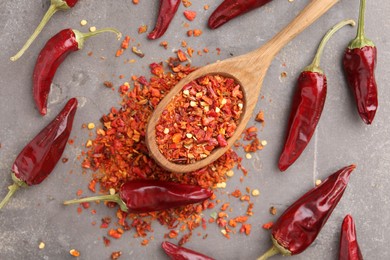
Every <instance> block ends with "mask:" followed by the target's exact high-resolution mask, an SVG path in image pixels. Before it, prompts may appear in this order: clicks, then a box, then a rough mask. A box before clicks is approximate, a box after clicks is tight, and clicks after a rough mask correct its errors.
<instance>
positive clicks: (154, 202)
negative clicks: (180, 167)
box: [64, 180, 213, 213]
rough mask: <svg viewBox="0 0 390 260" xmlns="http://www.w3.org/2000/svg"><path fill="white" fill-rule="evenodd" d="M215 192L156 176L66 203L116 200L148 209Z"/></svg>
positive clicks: (125, 206)
mask: <svg viewBox="0 0 390 260" xmlns="http://www.w3.org/2000/svg"><path fill="white" fill-rule="evenodd" d="M212 194H213V193H212V192H211V191H210V190H208V189H203V188H201V187H199V186H194V185H187V184H179V183H174V182H162V181H155V180H136V181H129V182H126V183H125V184H123V185H122V187H121V188H120V189H119V192H118V193H116V194H114V195H103V196H96V197H90V198H83V199H78V200H68V201H65V202H64V204H65V205H69V204H75V203H82V202H91V201H97V200H101V201H113V202H116V203H117V204H118V205H119V206H120V208H121V210H122V211H124V212H132V213H145V212H152V211H160V210H165V209H169V208H177V207H180V206H185V205H188V204H193V203H198V202H201V201H204V200H205V199H208V198H209V197H210V196H211V195H212Z"/></svg>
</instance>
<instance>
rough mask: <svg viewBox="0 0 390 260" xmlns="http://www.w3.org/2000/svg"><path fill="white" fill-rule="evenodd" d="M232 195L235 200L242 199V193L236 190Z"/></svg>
mask: <svg viewBox="0 0 390 260" xmlns="http://www.w3.org/2000/svg"><path fill="white" fill-rule="evenodd" d="M230 195H232V196H233V197H235V198H239V197H241V191H240V190H235V191H233V192H232V193H230Z"/></svg>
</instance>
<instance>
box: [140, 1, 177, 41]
mask: <svg viewBox="0 0 390 260" xmlns="http://www.w3.org/2000/svg"><path fill="white" fill-rule="evenodd" d="M180 2H181V1H180V0H160V10H159V13H158V17H157V22H156V26H155V27H154V29H153V31H152V32H151V33H149V35H148V38H149V39H150V40H155V39H158V38H160V37H161V36H163V35H164V33H165V32H166V31H167V29H168V27H169V24H170V23H171V21H172V19H173V17H174V16H175V14H176V12H177V9H178V8H179V5H180Z"/></svg>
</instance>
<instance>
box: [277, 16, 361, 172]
mask: <svg viewBox="0 0 390 260" xmlns="http://www.w3.org/2000/svg"><path fill="white" fill-rule="evenodd" d="M348 24H349V25H355V22H354V21H353V20H344V21H342V22H340V23H338V24H337V25H335V26H334V27H332V28H331V29H330V30H329V31H328V32H327V33H326V35H325V36H324V38H323V39H322V41H321V43H320V45H319V47H318V50H317V54H316V56H315V57H314V60H313V62H312V63H311V64H310V65H309V66H307V67H306V68H305V69H304V70H303V72H302V73H301V74H300V75H299V78H298V82H297V88H296V91H295V95H294V99H293V102H292V108H291V113H290V119H289V123H288V132H287V136H286V141H285V143H284V146H283V150H282V153H281V155H280V157H279V164H278V167H279V169H280V170H281V171H285V170H287V169H288V167H290V166H291V165H292V164H293V163H294V162H295V161H296V160H297V159H298V158H299V156H300V155H301V154H302V152H303V151H304V150H305V148H306V146H307V145H308V144H309V142H310V140H311V138H312V136H313V134H314V132H315V130H316V128H317V124H318V122H319V120H320V117H321V114H322V110H323V109H324V105H325V100H326V93H327V80H326V76H325V74H324V73H323V71H322V69H321V68H320V60H321V55H322V53H323V51H324V48H325V45H326V43H327V42H328V41H329V39H330V38H331V37H332V36H333V34H334V33H336V32H337V31H338V30H339V29H341V28H342V27H344V26H345V25H348Z"/></svg>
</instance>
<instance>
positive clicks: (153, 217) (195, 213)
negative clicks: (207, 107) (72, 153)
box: [79, 58, 253, 246]
mask: <svg viewBox="0 0 390 260" xmlns="http://www.w3.org/2000/svg"><path fill="white" fill-rule="evenodd" d="M168 65H169V68H170V71H169V72H165V71H164V68H163V64H162V63H159V64H158V63H153V64H151V65H150V69H151V73H152V75H153V76H152V77H151V79H150V80H149V81H148V80H147V79H146V78H145V77H143V76H141V77H138V78H135V77H134V78H133V80H134V82H133V85H134V86H133V88H131V89H130V85H129V84H124V85H122V86H120V87H119V92H120V93H121V96H122V98H123V100H122V103H121V107H120V108H119V109H116V108H114V107H113V108H111V111H110V113H109V114H107V115H104V116H103V117H102V118H101V122H102V125H103V127H102V128H99V129H97V130H96V133H97V135H96V137H95V139H94V140H89V141H88V145H87V146H88V147H89V150H88V151H87V152H85V153H83V155H84V156H85V159H84V160H83V163H82V167H83V168H85V169H91V170H93V171H94V173H93V179H92V180H91V182H90V183H89V189H90V190H91V191H93V192H96V184H99V186H100V192H101V193H107V192H113V190H115V191H118V190H119V188H120V187H121V185H122V184H123V183H125V182H126V181H131V180H135V179H155V180H161V181H174V182H178V183H183V184H192V185H199V186H202V187H204V188H217V187H221V186H223V184H225V186H226V180H227V176H229V177H231V174H229V173H232V169H233V168H234V166H237V168H238V169H241V170H242V171H243V172H244V174H245V175H246V173H247V171H246V169H245V168H244V167H242V165H241V160H242V158H240V157H239V156H238V155H237V154H236V153H235V152H234V151H233V150H228V151H227V152H226V153H225V154H224V155H223V156H221V157H220V158H219V159H218V160H217V161H215V162H214V163H212V164H210V165H209V166H207V167H205V168H203V169H200V170H198V171H195V172H191V173H187V174H178V173H170V172H167V171H165V170H164V169H162V168H161V167H160V166H158V165H157V164H156V163H155V162H154V161H153V159H151V158H150V157H149V152H148V150H147V147H146V144H145V132H146V125H147V122H148V118H149V117H150V115H151V113H152V112H153V109H154V108H155V107H156V106H157V104H158V103H159V102H160V100H161V99H162V98H163V97H164V96H165V95H166V94H167V93H168V92H169V90H170V89H171V88H172V87H173V86H175V85H176V84H177V83H178V82H179V81H180V80H181V79H182V78H184V77H186V76H187V75H188V74H189V73H191V72H192V71H194V70H195V68H192V67H190V66H189V65H183V64H181V63H180V62H179V61H178V59H173V58H171V59H169V61H168ZM241 181H242V179H241ZM221 184H222V185H221ZM248 194H249V195H248ZM80 195H81V194H80ZM231 196H232V197H235V198H237V199H239V200H240V201H241V202H243V203H247V204H248V206H247V210H246V212H245V213H244V216H239V217H235V218H231V219H229V216H228V215H227V214H226V209H227V208H228V206H229V205H228V204H227V203H224V204H223V205H222V207H221V208H220V209H219V212H216V211H217V210H218V209H214V212H212V213H211V214H209V216H210V217H209V218H208V219H207V217H206V215H204V214H203V211H205V210H206V209H213V208H216V206H217V205H218V204H219V203H221V201H220V200H219V199H217V198H216V195H215V194H214V195H213V197H212V198H211V199H209V200H206V201H204V202H203V203H201V204H194V205H188V206H185V207H181V208H176V209H170V210H165V211H160V212H151V213H145V214H132V213H125V212H122V211H121V210H120V209H117V214H116V217H117V218H118V220H117V224H119V228H111V229H109V225H110V223H111V222H112V221H111V218H109V217H105V218H103V219H102V224H101V226H100V227H101V228H105V229H109V230H108V232H107V237H106V236H104V237H103V242H104V244H105V245H106V246H109V245H110V239H109V238H114V239H118V238H120V237H121V236H122V234H123V233H124V232H126V231H128V230H131V229H133V230H135V234H134V237H142V238H143V240H142V242H141V244H142V245H147V244H148V243H149V240H150V239H153V238H154V236H153V235H152V232H153V229H152V223H153V222H158V223H160V224H161V225H163V226H166V227H167V228H168V230H169V231H168V233H167V234H166V235H165V238H171V239H176V238H178V236H179V233H184V234H183V235H182V236H181V238H180V240H179V242H178V243H179V245H182V244H184V243H186V242H187V241H188V240H189V238H190V237H191V236H192V235H193V232H194V230H195V229H196V228H198V227H202V228H203V229H206V223H214V222H215V223H217V225H218V226H219V227H220V228H222V229H221V233H222V234H223V235H224V236H225V237H227V238H229V237H230V234H234V233H245V234H246V235H249V234H250V229H251V224H248V223H247V220H248V217H250V216H252V215H253V212H252V209H253V203H252V202H251V201H250V193H249V190H248V188H247V194H244V195H241V192H240V191H239V190H236V191H234V192H233V193H232V194H231ZM87 204H88V203H83V204H82V206H83V207H84V209H87V208H89V204H88V205H87ZM106 205H107V206H108V207H112V208H114V207H116V204H115V203H110V202H108V203H106ZM79 209H80V212H81V208H79ZM93 211H94V212H93V214H96V211H95V210H93ZM230 211H232V209H230ZM94 224H96V223H94ZM238 225H240V226H238ZM236 227H237V230H236V229H235V228H236ZM198 235H200V233H198ZM108 237H109V238H108ZM206 237H207V234H206V235H205V236H204V237H203V238H206Z"/></svg>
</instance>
